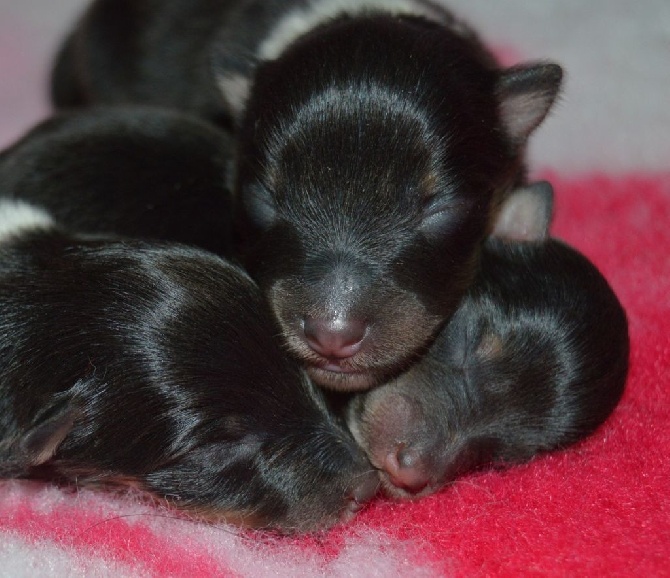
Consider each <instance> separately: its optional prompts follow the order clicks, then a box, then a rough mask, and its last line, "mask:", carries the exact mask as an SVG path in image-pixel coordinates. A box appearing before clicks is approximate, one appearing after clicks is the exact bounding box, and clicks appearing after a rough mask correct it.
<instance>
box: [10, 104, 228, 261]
mask: <svg viewBox="0 0 670 578" xmlns="http://www.w3.org/2000/svg"><path fill="white" fill-rule="evenodd" d="M232 155H233V143H232V139H231V137H230V135H229V134H228V133H225V132H223V131H220V130H217V129H215V128H214V127H213V126H211V125H210V124H209V123H205V122H203V121H202V120H200V119H198V118H196V117H192V116H189V115H186V114H180V113H178V112H173V111H168V110H162V109H159V108H151V107H137V106H136V107H118V108H107V109H105V108H96V109H92V110H83V111H80V112H77V113H72V114H60V115H58V116H56V117H53V118H51V119H49V120H47V121H45V122H43V123H41V124H39V125H38V126H37V127H35V128H34V129H33V130H31V131H30V132H29V133H28V134H27V135H25V136H24V137H23V138H22V139H20V140H19V141H18V142H17V143H16V144H14V145H13V146H12V147H10V148H9V149H7V150H6V151H4V152H3V153H1V154H0V183H2V189H3V190H2V193H1V194H2V195H4V196H5V197H9V196H11V197H13V198H17V199H21V200H24V201H28V202H33V203H36V204H38V205H39V206H40V207H44V208H46V209H47V210H48V211H49V212H50V214H51V215H53V216H54V217H55V219H56V220H57V221H58V222H59V223H60V224H62V225H64V226H66V227H67V228H69V229H71V230H75V231H79V232H84V233H91V234H109V233H111V234H118V235H123V236H130V237H141V238H145V239H158V240H169V241H174V242H179V243H187V244H190V245H197V246H200V247H202V248H205V249H208V250H210V251H214V252H216V253H219V254H221V255H230V254H231V252H232V247H231V240H232V239H231V237H232V235H231V231H232V225H231V217H232V206H231V205H232V198H231V192H230V188H229V186H228V185H229V183H228V181H229V164H230V161H231V159H232Z"/></svg>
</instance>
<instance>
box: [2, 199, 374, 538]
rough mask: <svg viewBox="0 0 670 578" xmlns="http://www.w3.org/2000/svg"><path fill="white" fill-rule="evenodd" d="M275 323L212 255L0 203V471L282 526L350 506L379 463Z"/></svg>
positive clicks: (242, 278) (339, 513) (343, 513)
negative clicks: (120, 489)
mask: <svg viewBox="0 0 670 578" xmlns="http://www.w3.org/2000/svg"><path fill="white" fill-rule="evenodd" d="M278 333H279V331H278V328H277V327H276V326H275V323H274V321H273V319H272V315H271V312H270V311H269V309H268V307H267V305H266V304H265V301H264V299H263V297H262V294H261V292H260V291H259V289H258V288H257V286H256V285H255V284H254V283H253V281H251V279H250V278H249V277H248V276H247V275H246V274H245V273H244V272H242V271H241V270H240V269H239V268H237V267H235V266H233V265H231V264H229V263H228V262H226V261H224V260H222V259H220V258H218V257H216V256H214V255H212V254H209V253H205V252H203V251H200V250H197V249H194V248H189V247H186V246H181V245H168V244H150V243H146V242H142V241H138V240H110V239H107V240H103V239H101V238H100V237H96V238H94V239H92V238H87V237H84V236H74V235H71V234H68V233H66V232H64V231H63V230H61V229H59V228H58V227H57V226H55V225H54V223H53V220H52V218H51V216H50V215H49V214H47V213H46V212H44V211H42V210H40V209H37V208H35V207H33V206H30V205H27V204H25V203H21V202H16V201H7V200H3V201H2V202H1V203H0V408H2V410H1V411H0V473H1V474H2V475H3V476H5V477H9V476H12V477H40V478H42V477H48V478H50V479H56V480H64V481H71V482H73V483H76V484H77V486H81V485H97V484H122V485H130V486H134V487H138V488H140V489H142V490H145V491H148V492H150V493H152V494H154V495H155V496H157V497H159V498H161V499H165V500H167V501H168V502H170V503H171V504H173V505H174V506H176V507H178V508H183V509H185V510H188V511H192V512H194V513H195V514H196V515H199V516H203V517H205V518H208V519H224V520H227V521H232V522H236V523H240V524H244V525H247V526H254V527H270V528H277V529H279V530H282V531H286V532H291V531H311V530H317V529H321V528H324V527H327V526H329V525H331V524H333V523H335V522H336V521H337V520H340V519H342V518H344V519H347V518H349V517H351V516H352V515H353V513H354V512H355V511H356V510H358V509H359V508H360V507H361V506H360V504H362V502H363V501H364V500H365V499H367V498H369V497H370V496H371V495H372V494H373V493H374V492H375V490H376V487H377V483H378V480H377V476H376V475H375V474H373V472H372V470H371V469H370V466H369V463H368V462H367V460H366V459H365V457H364V456H363V454H362V452H361V450H360V449H359V448H358V447H357V445H356V444H355V442H354V440H353V439H352V438H351V436H350V434H349V433H348V432H347V431H346V429H344V428H342V427H341V426H340V425H339V424H338V423H336V421H335V419H334V418H333V417H332V416H331V415H330V414H329V413H328V412H327V411H326V409H325V407H324V403H323V399H322V397H321V395H320V393H319V392H318V391H316V390H315V389H314V387H313V386H312V385H311V384H310V382H309V381H308V379H307V378H306V376H305V375H304V373H303V372H302V370H300V368H299V367H298V365H297V363H296V362H295V361H293V360H292V359H291V358H290V357H288V356H286V355H285V353H284V352H283V351H282V348H281V345H280V344H279V343H278V341H277V339H276V337H277V335H278Z"/></svg>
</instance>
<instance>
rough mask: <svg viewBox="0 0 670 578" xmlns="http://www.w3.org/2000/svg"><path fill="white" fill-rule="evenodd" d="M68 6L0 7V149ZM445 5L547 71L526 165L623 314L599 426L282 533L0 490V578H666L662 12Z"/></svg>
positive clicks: (668, 158) (30, 104) (659, 1)
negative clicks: (626, 327)
mask: <svg viewBox="0 0 670 578" xmlns="http://www.w3.org/2000/svg"><path fill="white" fill-rule="evenodd" d="M84 5H85V3H84V1H83V0H53V1H51V2H49V1H47V0H22V1H21V2H16V1H15V0H0V78H2V83H1V84H0V146H2V147H4V146H5V145H7V144H9V142H11V141H12V140H13V139H14V138H16V137H18V136H19V135H20V134H21V133H22V132H23V131H24V130H26V129H27V128H28V127H29V126H30V125H31V124H33V123H34V122H36V121H37V120H39V119H40V118H42V117H43V116H44V115H45V114H47V113H48V106H47V104H46V96H45V88H44V87H45V85H46V71H47V70H48V67H49V62H50V58H51V54H52V53H53V50H54V49H55V46H56V44H57V41H58V39H59V38H60V36H61V34H62V33H63V32H64V30H65V29H66V27H67V26H69V25H70V24H71V22H72V21H73V19H74V18H75V16H76V14H77V13H78V12H79V11H80V10H81V9H82V7H83V6H84ZM449 5H450V6H451V7H452V8H454V10H456V11H457V12H458V13H459V14H460V15H462V16H464V17H465V18H466V19H468V20H469V21H470V22H471V23H473V24H474V25H475V26H476V27H477V28H478V29H479V30H480V31H481V33H482V36H483V37H484V38H485V39H486V40H488V41H489V42H490V43H491V44H492V45H493V46H495V47H496V48H497V49H498V52H499V53H500V54H501V57H502V58H503V59H504V60H505V61H506V62H508V63H512V62H516V61H518V60H524V59H536V58H547V59H549V58H550V59H553V60H556V61H558V62H560V63H561V64H563V65H564V66H565V68H566V72H567V80H566V86H565V92H564V94H563V97H562V100H561V102H560V103H559V105H558V107H557V108H556V110H555V112H554V113H553V115H552V116H551V117H550V118H549V119H548V120H547V122H546V123H545V125H543V126H542V127H541V128H540V129H539V131H538V134H537V135H536V136H535V137H534V138H533V140H532V143H531V148H530V155H531V161H532V167H533V173H534V175H536V176H542V177H546V178H549V179H550V180H551V181H552V183H553V184H554V187H555V191H556V215H555V219H554V225H553V234H554V235H556V236H558V237H560V238H562V239H564V240H566V241H568V242H569V243H571V244H572V245H574V246H575V247H577V248H578V249H579V250H581V251H582V252H583V253H584V254H586V256H588V257H589V258H590V259H591V260H592V261H593V262H594V263H595V264H596V265H597V266H598V267H599V268H600V269H601V271H602V272H603V273H604V274H605V276H606V277H607V279H608V280H609V281H610V283H611V284H612V286H613V288H614V290H615V291H616V293H617V294H618V296H619V298H620V299H621V301H622V303H623V305H624V307H625V308H626V310H627V313H628V317H629V322H630V336H631V346H632V350H631V369H630V376H629V380H628V383H627V389H626V392H625V394H624V397H623V400H622V401H621V403H620V405H619V407H618V408H617V409H616V410H615V412H614V414H613V415H612V417H611V418H610V419H609V420H608V421H607V423H605V424H604V426H603V427H601V428H600V429H599V430H598V431H597V432H596V433H595V434H594V435H593V436H592V437H591V438H589V439H588V440H586V441H584V442H583V443H581V444H579V445H577V446H575V447H573V448H571V449H569V450H566V451H563V452H557V453H554V454H551V455H547V456H543V457H539V458H537V459H535V460H534V461H533V462H531V463H529V464H526V465H523V466H519V467H514V468H511V469H509V470H507V471H504V472H485V473H479V474H476V475H472V476H468V477H466V478H463V479H462V480H460V481H458V482H457V483H455V484H454V485H453V486H451V487H449V488H445V489H444V490H443V491H442V492H440V493H438V494H436V495H434V496H431V497H428V498H425V499H423V500H420V501H417V502H413V503H393V502H391V501H387V500H384V499H379V500H377V501H375V502H374V503H372V504H371V505H370V506H369V507H368V508H366V509H365V510H364V511H363V512H362V513H361V514H360V515H359V516H358V517H357V519H356V520H354V522H352V523H351V524H349V525H347V526H345V527H340V528H337V529H335V530H332V531H330V532H328V533H326V534H325V535H319V536H312V537H308V538H300V539H287V538H277V537H275V536H270V535H267V534H258V533H252V532H242V531H239V530H236V529H235V528H232V527H228V526H212V525H206V524H201V523H198V522H194V521H191V520H188V519H186V518H184V517H183V516H179V515H178V514H177V515H176V514H175V513H174V512H169V511H166V510H164V509H161V508H160V507H158V506H156V505H152V504H151V503H147V502H146V501H145V500H143V499H142V498H141V497H139V496H136V495H133V494H125V495H115V494H110V493H105V492H93V491H80V492H72V491H61V490H58V489H55V488H53V487H50V486H46V485H41V484H33V483H28V482H15V481H3V482H0V576H1V577H11V578H15V577H26V578H27V577H31V578H32V577H39V576H45V577H70V576H82V577H84V576H85V577H107V576H110V577H111V576H114V577H123V578H125V577H133V578H134V577H140V576H142V577H144V576H175V577H177V576H184V577H186V576H188V577H190V578H201V577H202V578H204V577H210V576H220V577H224V578H227V577H247V576H248V577H254V578H255V577H260V578H263V577H266V576H268V577H269V576H291V577H305V578H308V577H315V576H324V577H336V578H337V577H345V576H348V577H380V578H381V577H385V578H386V577H393V576H398V577H400V576H403V577H404V576H407V577H412V576H417V577H423V576H426V577H431V578H432V577H441V576H457V577H484V576H556V577H559V576H622V577H624V576H634V575H635V576H670V490H669V488H670V483H669V482H670V465H669V464H670V461H669V460H668V459H667V455H668V453H669V452H670V427H669V424H670V415H669V414H670V259H669V258H668V255H669V254H670V227H669V226H668V225H669V224H670V136H668V135H669V134H670V107H669V106H668V99H669V98H670V66H669V65H668V62H669V61H668V57H669V55H670V3H668V2H667V0H640V1H639V2H636V3H634V6H633V5H632V4H631V3H630V2H626V1H625V0H591V1H590V2H583V1H581V0H562V1H561V2H551V1H549V0H541V1H538V2H533V3H529V2H527V1H526V0H501V1H500V2H496V3H491V2H488V1H486V0H453V1H452V2H450V3H449ZM0 187H1V183H0ZM603 323H607V320H606V319H603Z"/></svg>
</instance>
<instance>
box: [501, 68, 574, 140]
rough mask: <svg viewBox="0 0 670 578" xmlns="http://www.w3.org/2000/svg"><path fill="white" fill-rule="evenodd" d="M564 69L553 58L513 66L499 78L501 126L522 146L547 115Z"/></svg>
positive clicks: (559, 86)
mask: <svg viewBox="0 0 670 578" xmlns="http://www.w3.org/2000/svg"><path fill="white" fill-rule="evenodd" d="M562 79H563V69H562V68H561V67H560V66H559V65H558V64H554V63H552V62H542V63H536V64H525V65H519V66H513V67H511V68H508V69H506V70H504V71H503V72H502V74H501V75H500V78H499V80H498V87H497V90H498V102H499V103H500V116H501V120H502V123H503V126H504V127H505V128H506V130H507V134H508V136H509V138H510V139H511V140H512V142H513V143H514V144H515V145H517V146H521V145H523V144H524V143H525V142H526V139H527V138H528V137H529V136H530V133H532V132H533V131H534V130H535V129H536V128H537V127H538V126H539V124H540V123H541V122H542V121H543V120H544V118H545V117H546V116H547V113H548V112H549V110H550V109H551V106H552V105H553V104H554V101H555V100H556V97H557V96H558V93H559V91H560V88H561V81H562Z"/></svg>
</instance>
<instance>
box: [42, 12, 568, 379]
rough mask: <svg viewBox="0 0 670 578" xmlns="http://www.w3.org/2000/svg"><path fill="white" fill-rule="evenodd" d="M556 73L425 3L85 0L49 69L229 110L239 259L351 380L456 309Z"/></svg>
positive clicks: (74, 95) (136, 96) (310, 350)
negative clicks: (499, 49) (506, 65)
mask: <svg viewBox="0 0 670 578" xmlns="http://www.w3.org/2000/svg"><path fill="white" fill-rule="evenodd" d="M210 74H211V76H210ZM560 82H561V69H560V67H559V66H557V65H555V64H547V63H540V64H528V65H523V66H518V67H514V68H511V69H505V70H501V69H500V68H499V67H498V66H497V65H496V64H495V62H494V59H493V57H492V56H491V54H489V53H488V52H487V51H486V50H485V48H484V47H483V46H482V45H481V44H480V42H479V41H478V39H477V38H476V37H475V35H474V34H473V33H472V32H471V31H470V30H469V29H468V28H467V27H466V26H465V25H463V24H462V23H460V22H458V21H457V20H455V19H454V18H453V17H452V16H451V14H449V13H448V12H446V11H445V10H443V9H442V8H440V7H438V6H436V5H433V4H432V3H431V2H428V1H426V0H364V1H361V2H346V1H342V0H312V1H307V2H306V1H304V0H289V1H286V2H278V1H268V0H247V1H242V0H238V1H236V2H226V3H212V2H208V1H204V0H201V1H195V2H193V1H191V0H188V1H187V0H171V1H167V2H155V1H151V0H144V1H138V0H133V2H125V1H120V0H116V1H111V0H98V1H97V2H95V3H94V4H93V5H92V6H91V8H90V9H89V11H88V12H87V13H86V15H85V16H84V17H83V19H82V21H81V22H80V24H79V26H78V28H77V29H76V30H75V31H74V32H73V34H72V35H71V37H70V38H69V40H68V41H67V42H66V44H65V46H64V48H63V51H62V53H61V56H60V57H59V60H58V63H57V65H56V68H55V72H54V81H53V84H54V100H55V102H56V103H57V104H58V105H60V106H74V105H82V104H87V103H91V102H101V101H104V102H122V101H138V102H153V103H157V102H159V103H162V104H170V105H172V106H178V107H181V108H184V109H187V110H193V111H196V112H198V113H199V114H203V115H204V116H206V117H207V118H210V119H212V120H215V121H216V120H217V119H228V121H225V122H226V123H228V124H234V125H235V126H236V127H237V130H238V135H239V145H238V150H237V164H236V178H235V191H236V199H237V200H238V201H239V202H237V204H236V217H235V220H236V225H237V226H238V234H239V240H240V251H241V253H242V254H243V258H244V263H245V265H246V266H247V268H248V270H249V271H250V272H251V274H252V276H253V277H254V278H256V279H257V281H258V282H259V283H260V285H261V287H262V289H263V291H264V292H265V294H266V295H267V297H268V298H269V300H270V302H271V304H272V309H273V311H274V313H275V315H276V316H277V318H278V320H279V322H280V325H281V328H282V331H283V332H284V334H285V336H286V338H287V341H288V345H289V348H290V350H291V351H292V353H293V354H294V355H295V356H297V357H298V358H300V359H301V360H302V361H303V362H304V363H306V364H307V366H308V368H309V374H310V376H311V377H312V378H313V379H314V380H315V381H317V382H318V383H319V384H320V385H322V386H325V387H328V388H333V389H338V390H362V389H366V388H369V387H371V386H373V385H375V384H377V383H379V382H381V381H382V380H384V379H387V378H388V377H389V376H392V375H395V374H397V373H399V372H400V371H401V370H402V369H404V368H406V367H407V366H408V365H409V364H410V363H411V362H412V361H413V359H415V358H416V356H417V355H418V353H419V351H420V350H421V349H422V348H423V347H424V346H425V345H426V344H427V343H428V342H429V341H430V340H431V339H432V338H433V336H434V335H435V333H436V332H437V331H438V330H439V328H440V327H441V325H442V324H443V323H444V321H445V320H447V319H448V318H449V317H450V315H451V314H452V313H453V311H454V310H455V309H456V307H457V304H458V302H459V300H460V299H461V297H462V296H463V293H464V292H465V290H466V289H467V287H468V286H469V284H470V283H471V281H472V278H473V275H474V274H475V272H476V270H477V261H478V256H479V250H480V245H481V242H482V240H483V238H484V237H485V236H486V235H487V234H488V232H489V224H490V222H491V219H492V217H493V215H494V214H495V212H496V207H497V205H498V203H499V202H500V200H501V199H502V198H504V196H505V195H506V194H507V193H508V191H510V190H511V189H513V188H514V187H517V186H518V185H519V184H520V183H521V182H522V181H523V178H524V166H523V153H524V149H525V143H526V141H527V138H528V137H529V135H530V133H531V132H532V131H533V130H534V129H535V128H536V127H537V126H538V125H539V123H540V122H541V121H542V120H543V118H544V117H545V115H546V114H547V112H548V110H549V108H550V107H551V105H552V103H553V101H554V99H555V97H556V95H557V93H558V91H559V86H560ZM217 91H218V95H217ZM217 103H218V104H217ZM221 122H224V121H221Z"/></svg>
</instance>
